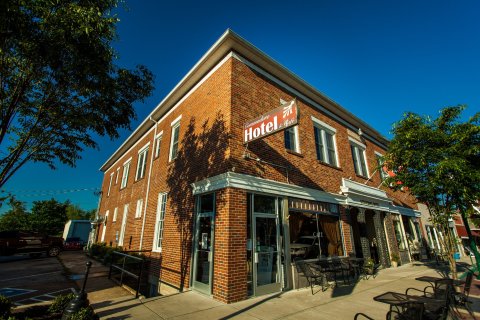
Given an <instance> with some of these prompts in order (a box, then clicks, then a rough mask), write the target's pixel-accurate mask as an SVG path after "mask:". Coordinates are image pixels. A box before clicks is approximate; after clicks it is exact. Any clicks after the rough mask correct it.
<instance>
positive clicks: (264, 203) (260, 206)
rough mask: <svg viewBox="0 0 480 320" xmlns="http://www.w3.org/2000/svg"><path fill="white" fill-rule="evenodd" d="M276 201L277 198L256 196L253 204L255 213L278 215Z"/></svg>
mask: <svg viewBox="0 0 480 320" xmlns="http://www.w3.org/2000/svg"><path fill="white" fill-rule="evenodd" d="M275 200H276V198H274V197H271V196H264V195H260V194H256V195H255V201H254V204H253V211H254V212H256V213H270V214H277V212H276V211H275Z"/></svg>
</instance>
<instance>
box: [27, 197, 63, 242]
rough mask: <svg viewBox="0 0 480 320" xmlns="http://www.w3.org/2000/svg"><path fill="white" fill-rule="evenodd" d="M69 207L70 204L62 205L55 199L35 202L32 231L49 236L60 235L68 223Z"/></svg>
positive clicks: (31, 217) (32, 214) (31, 215)
mask: <svg viewBox="0 0 480 320" xmlns="http://www.w3.org/2000/svg"><path fill="white" fill-rule="evenodd" d="M68 205H69V204H68V202H65V203H60V202H58V201H57V200H55V199H51V200H43V201H34V202H33V207H32V213H31V214H30V219H31V223H32V230H34V231H37V232H40V233H43V234H48V235H60V234H61V233H62V232H63V229H64V227H65V223H66V222H67V221H68V218H67V207H68Z"/></svg>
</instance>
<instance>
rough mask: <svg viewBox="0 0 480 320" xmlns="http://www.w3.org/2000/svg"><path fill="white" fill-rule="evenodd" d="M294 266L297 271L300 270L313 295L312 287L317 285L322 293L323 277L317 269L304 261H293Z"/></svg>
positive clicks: (323, 287) (324, 280)
mask: <svg viewBox="0 0 480 320" xmlns="http://www.w3.org/2000/svg"><path fill="white" fill-rule="evenodd" d="M295 265H296V266H297V270H300V271H301V272H302V273H303V275H304V276H305V278H306V279H307V281H308V284H309V285H310V289H311V290H312V295H313V294H314V293H313V286H314V285H315V284H318V285H320V286H321V287H322V291H325V290H326V288H325V283H326V279H325V275H324V274H323V273H322V272H321V271H320V270H319V269H318V268H315V267H314V266H312V265H311V264H310V263H308V262H305V261H304V260H297V261H295Z"/></svg>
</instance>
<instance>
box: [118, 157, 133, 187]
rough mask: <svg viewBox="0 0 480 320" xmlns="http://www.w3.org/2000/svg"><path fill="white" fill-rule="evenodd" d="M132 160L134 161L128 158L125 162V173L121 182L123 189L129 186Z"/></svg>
mask: <svg viewBox="0 0 480 320" xmlns="http://www.w3.org/2000/svg"><path fill="white" fill-rule="evenodd" d="M130 162H132V158H130V159H128V160H127V161H126V162H125V163H124V164H123V175H122V183H121V184H120V188H121V189H123V188H125V187H126V186H127V182H128V172H129V171H130Z"/></svg>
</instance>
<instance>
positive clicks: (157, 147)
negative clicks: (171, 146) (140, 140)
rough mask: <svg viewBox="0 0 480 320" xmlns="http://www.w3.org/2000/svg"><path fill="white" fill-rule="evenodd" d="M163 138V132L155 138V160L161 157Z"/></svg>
mask: <svg viewBox="0 0 480 320" xmlns="http://www.w3.org/2000/svg"><path fill="white" fill-rule="evenodd" d="M162 136H163V131H161V132H160V133H159V134H157V135H156V136H155V155H154V158H155V159H156V158H158V157H159V156H160V148H161V146H162Z"/></svg>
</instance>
